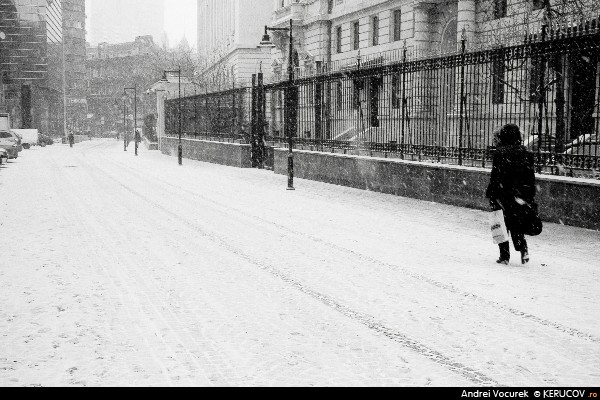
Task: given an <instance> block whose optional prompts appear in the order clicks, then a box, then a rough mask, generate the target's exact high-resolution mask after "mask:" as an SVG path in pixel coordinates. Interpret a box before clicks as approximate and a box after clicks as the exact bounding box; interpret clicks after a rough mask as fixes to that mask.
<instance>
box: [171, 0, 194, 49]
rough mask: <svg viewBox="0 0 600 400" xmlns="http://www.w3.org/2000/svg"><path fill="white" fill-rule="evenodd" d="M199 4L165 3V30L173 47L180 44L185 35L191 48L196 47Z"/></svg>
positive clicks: (189, 1) (176, 0) (187, 1)
mask: <svg viewBox="0 0 600 400" xmlns="http://www.w3.org/2000/svg"><path fill="white" fill-rule="evenodd" d="M197 3H198V2H197V0H166V1H165V30H166V32H167V35H168V37H169V43H170V44H171V45H175V44H176V43H178V42H179V41H180V40H181V38H182V37H183V35H184V34H185V37H186V38H187V40H188V42H189V44H190V45H191V46H195V45H196V35H197V32H198V29H197V25H196V17H197V12H196V5H197Z"/></svg>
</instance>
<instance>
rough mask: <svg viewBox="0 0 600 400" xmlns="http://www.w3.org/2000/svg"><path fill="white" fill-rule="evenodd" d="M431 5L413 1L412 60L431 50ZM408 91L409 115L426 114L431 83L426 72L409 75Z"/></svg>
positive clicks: (425, 54)
mask: <svg viewBox="0 0 600 400" xmlns="http://www.w3.org/2000/svg"><path fill="white" fill-rule="evenodd" d="M430 8H431V3H426V2H418V1H415V5H414V8H413V19H414V33H413V52H412V55H411V56H412V58H413V59H415V58H417V59H418V58H423V57H426V56H427V55H428V53H429V50H430V48H431V40H430V38H431V34H430V31H431V26H430V25H431V24H430V18H429V10H430ZM409 79H410V88H411V89H410V90H411V91H412V96H410V97H411V98H412V104H409V107H410V113H411V114H412V115H413V116H414V117H419V116H420V115H424V114H426V113H427V111H428V109H429V104H428V99H429V96H428V93H429V90H430V89H431V88H430V86H431V82H430V80H429V75H428V73H427V71H419V72H414V73H411V74H410V78H409Z"/></svg>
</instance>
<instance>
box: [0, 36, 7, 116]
mask: <svg viewBox="0 0 600 400" xmlns="http://www.w3.org/2000/svg"><path fill="white" fill-rule="evenodd" d="M0 40H6V33H4V32H2V31H0ZM1 51H3V50H2V49H0V52H1ZM0 62H4V56H3V55H2V54H0ZM4 100H5V96H4V71H0V107H1V109H0V111H2V112H3V111H4V107H5V104H4Z"/></svg>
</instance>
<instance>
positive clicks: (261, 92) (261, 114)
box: [255, 72, 265, 169]
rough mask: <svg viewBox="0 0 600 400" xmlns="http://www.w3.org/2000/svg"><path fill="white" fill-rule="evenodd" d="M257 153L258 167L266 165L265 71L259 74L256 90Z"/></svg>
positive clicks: (261, 167)
mask: <svg viewBox="0 0 600 400" xmlns="http://www.w3.org/2000/svg"><path fill="white" fill-rule="evenodd" d="M255 101H256V155H257V162H258V165H257V168H260V169H263V168H264V167H265V86H264V79H263V73H262V72H260V73H259V74H258V82H257V91H256V99H255Z"/></svg>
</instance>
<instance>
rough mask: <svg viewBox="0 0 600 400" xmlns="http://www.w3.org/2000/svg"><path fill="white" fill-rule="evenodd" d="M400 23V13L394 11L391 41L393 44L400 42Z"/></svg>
mask: <svg viewBox="0 0 600 400" xmlns="http://www.w3.org/2000/svg"><path fill="white" fill-rule="evenodd" d="M401 21H402V11H400V10H394V12H393V14H392V29H393V32H392V39H393V41H394V42H397V41H399V40H400V38H401V35H402V26H401V25H400V24H401Z"/></svg>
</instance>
